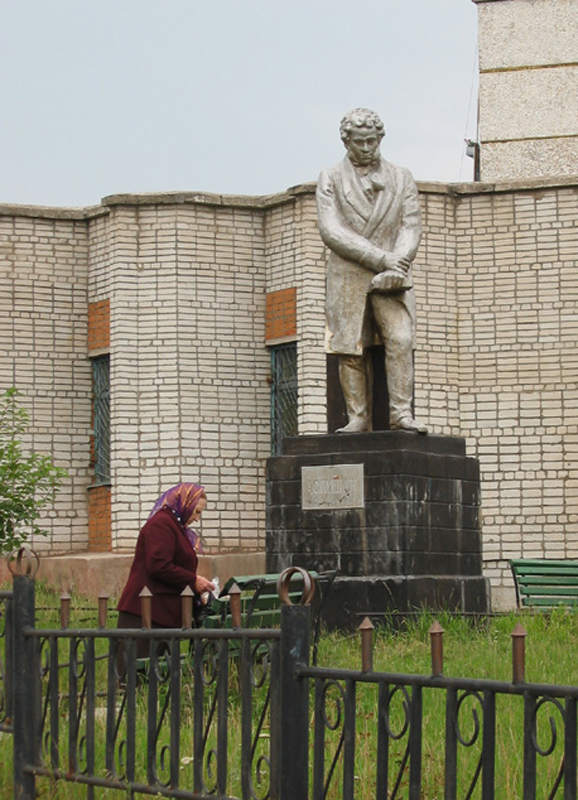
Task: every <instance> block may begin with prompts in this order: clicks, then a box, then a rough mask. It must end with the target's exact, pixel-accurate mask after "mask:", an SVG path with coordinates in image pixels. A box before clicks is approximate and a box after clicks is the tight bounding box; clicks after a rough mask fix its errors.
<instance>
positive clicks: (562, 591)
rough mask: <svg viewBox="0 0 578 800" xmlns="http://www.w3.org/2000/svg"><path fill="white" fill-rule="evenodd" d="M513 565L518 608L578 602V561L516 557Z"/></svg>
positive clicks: (574, 603)
mask: <svg viewBox="0 0 578 800" xmlns="http://www.w3.org/2000/svg"><path fill="white" fill-rule="evenodd" d="M510 568H511V570H512V574H513V576H514V584H515V587H516V601H517V604H518V608H538V609H540V608H544V609H547V608H553V607H554V606H559V605H561V606H578V561H569V560H566V559H564V560H559V561H558V560H555V559H551V558H514V559H512V560H511V561H510Z"/></svg>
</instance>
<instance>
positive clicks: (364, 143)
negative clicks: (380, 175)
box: [339, 108, 385, 166]
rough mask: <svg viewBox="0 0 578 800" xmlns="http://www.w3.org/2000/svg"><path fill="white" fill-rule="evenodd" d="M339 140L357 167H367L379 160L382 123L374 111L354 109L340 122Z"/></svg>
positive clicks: (383, 133) (382, 133)
mask: <svg viewBox="0 0 578 800" xmlns="http://www.w3.org/2000/svg"><path fill="white" fill-rule="evenodd" d="M339 132H340V134H341V140H342V142H343V144H344V145H345V149H346V150H347V153H348V154H349V158H350V159H351V160H352V161H353V163H354V164H357V165H358V166H367V165H369V164H372V163H373V162H374V161H377V159H378V158H379V146H380V144H381V140H382V139H383V137H384V135H385V130H384V128H383V122H382V121H381V120H380V118H379V117H378V115H377V114H376V113H375V111H370V110H369V109H368V108H354V109H353V111H350V112H349V113H348V114H346V115H345V116H344V117H343V119H342V120H341V125H340V126H339Z"/></svg>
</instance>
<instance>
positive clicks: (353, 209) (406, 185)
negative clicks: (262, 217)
mask: <svg viewBox="0 0 578 800" xmlns="http://www.w3.org/2000/svg"><path fill="white" fill-rule="evenodd" d="M340 130H341V139H342V140H343V144H344V145H345V149H346V150H347V154H346V156H345V158H344V159H343V161H342V162H341V163H340V164H337V165H336V166H335V167H331V168H330V169H327V170H324V171H323V172H322V173H321V175H320V176H319V181H318V184H317V210H318V219H319V231H320V233H321V238H322V239H323V241H324V242H325V244H326V245H327V247H328V248H329V250H330V253H329V259H328V262H327V300H326V320H327V334H326V351H327V352H328V353H335V354H337V355H339V379H340V382H341V387H342V389H343V395H344V397H345V404H346V407H347V415H348V423H347V425H346V426H345V427H344V428H340V429H339V431H340V432H343V433H356V432H360V431H369V430H371V428H372V392H373V374H372V369H371V361H370V356H369V353H368V352H367V348H368V347H370V346H371V345H373V344H374V343H375V342H376V341H378V342H379V341H381V342H383V344H384V346H385V366H386V374H387V388H388V393H389V422H390V427H391V428H392V429H398V430H399V429H400V430H407V431H418V432H419V433H426V432H427V429H426V427H425V426H424V425H422V424H420V423H419V422H417V421H416V420H415V419H414V417H413V411H412V401H413V383H414V374H413V351H414V348H415V295H414V290H413V287H412V268H411V266H412V261H413V260H414V258H415V254H416V252H417V249H418V246H419V242H420V239H421V233H422V228H421V212H420V206H419V198H418V193H417V188H416V185H415V183H414V180H413V178H412V176H411V173H410V172H409V170H407V169H404V168H402V167H397V166H395V165H394V164H390V163H388V162H387V161H385V160H384V159H383V158H382V157H381V153H380V149H379V148H380V144H381V140H382V138H383V136H384V129H383V123H382V122H381V120H380V119H379V117H378V116H377V114H375V113H374V112H373V111H369V110H368V109H366V108H356V109H355V110H353V111H350V112H349V114H346V115H345V117H344V118H343V119H342V121H341V129H340Z"/></svg>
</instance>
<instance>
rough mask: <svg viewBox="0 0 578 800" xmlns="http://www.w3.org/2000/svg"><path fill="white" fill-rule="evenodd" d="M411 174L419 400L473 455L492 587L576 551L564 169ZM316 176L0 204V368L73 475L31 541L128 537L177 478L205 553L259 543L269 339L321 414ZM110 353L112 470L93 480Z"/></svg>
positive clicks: (577, 209) (571, 307)
mask: <svg viewBox="0 0 578 800" xmlns="http://www.w3.org/2000/svg"><path fill="white" fill-rule="evenodd" d="M419 188H420V196H421V200H422V208H423V219H424V238H423V241H422V245H421V248H420V251H419V253H418V258H417V262H416V268H415V284H416V292H417V298H418V349H417V353H416V409H417V413H418V415H419V417H420V419H423V420H424V421H425V422H426V423H428V425H429V426H430V429H431V430H432V432H435V433H442V434H448V435H460V436H464V437H465V438H466V440H467V447H468V453H469V454H470V455H474V456H477V457H479V459H480V462H481V472H482V493H483V541H484V563H485V569H486V573H487V575H488V576H489V577H490V578H491V579H492V583H493V589H494V601H495V603H497V604H500V603H508V602H511V599H512V595H511V584H510V576H509V570H508V565H507V560H508V559H509V558H510V557H512V556H516V555H524V556H532V555H536V556H546V555H547V556H552V557H574V558H576V557H578V387H577V379H578V314H577V313H576V300H577V295H578V288H577V283H576V278H575V275H576V270H577V268H578V248H577V247H576V226H577V224H578V181H571V180H570V179H564V180H561V181H557V182H556V181H550V182H549V183H546V182H541V183H540V184H536V183H533V184H532V183H526V184H517V185H515V186H514V185H508V184H504V185H501V186H500V185H494V186H488V185H485V184H463V185H451V186H448V185H435V184H428V185H423V184H422V185H420V186H419ZM313 189H314V187H313V186H311V185H306V186H302V187H298V188H296V189H294V190H292V191H291V192H288V193H285V194H280V195H276V196H272V197H267V198H246V197H245V198H243V197H230V198H227V197H220V196H209V195H202V196H199V195H194V194H191V195H183V194H179V195H158V196H153V195H136V196H117V197H111V198H108V199H105V200H104V201H103V204H102V206H99V207H95V208H89V209H81V210H72V209H70V210H68V209H66V210H63V209H34V208H25V207H20V208H18V207H0V253H1V260H0V285H1V289H2V291H1V294H0V297H1V299H0V303H1V307H0V308H1V316H0V320H1V326H2V328H1V330H2V337H1V340H0V365H1V374H2V384H3V387H4V386H10V385H16V386H17V387H18V388H19V389H20V390H21V391H22V392H23V394H24V403H25V406H26V408H27V409H28V410H29V412H30V414H31V419H32V435H33V443H34V446H35V447H36V448H37V449H41V450H43V451H47V452H52V453H53V454H54V457H55V459H56V461H57V463H58V464H59V465H62V466H65V467H67V468H68V470H69V472H70V478H69V480H68V481H67V484H66V487H65V489H64V490H63V491H62V492H61V494H60V495H59V497H58V500H57V504H56V508H55V510H54V511H53V512H50V513H49V515H48V516H47V518H46V519H45V520H43V523H44V524H45V526H46V527H47V528H48V529H49V531H50V536H49V538H48V539H47V540H41V541H38V542H35V543H34V544H35V547H37V549H38V550H40V551H41V552H50V553H52V554H57V553H68V552H72V551H76V552H78V551H86V550H92V551H103V550H112V551H113V552H122V551H132V548H133V546H134V541H135V538H136V536H137V534H138V530H139V527H140V525H141V524H142V522H143V520H144V519H145V518H146V515H147V514H148V511H149V509H150V507H151V505H152V503H153V501H154V500H155V498H156V497H157V496H158V495H159V494H160V492H161V491H162V490H163V489H164V488H166V487H167V486H169V485H171V484H172V483H174V482H176V481H179V480H181V479H183V480H197V479H198V480H200V481H201V482H202V483H204V484H205V486H206V487H207V492H208V494H209V497H210V501H211V502H210V504H209V508H208V510H207V512H206V514H205V516H204V522H203V536H204V538H205V541H206V545H207V549H208V550H210V551H211V552H212V553H217V552H218V553H226V552H243V551H257V550H262V549H263V547H264V535H265V531H264V520H265V485H264V476H265V470H264V468H265V459H266V458H267V456H268V455H270V453H271V444H270V436H271V424H270V416H271V413H270V394H271V386H270V374H271V366H270V359H271V355H270V347H271V345H275V344H277V343H279V342H281V343H283V342H287V341H295V342H296V343H297V356H298V386H299V403H298V425H299V432H300V433H325V432H327V421H326V357H325V354H324V351H323V334H324V308H323V303H324V263H325V253H324V250H323V246H322V244H321V241H320V239H319V236H318V232H317V227H316V214H315V202H314V194H313ZM108 320H109V321H108ZM107 329H108V331H109V337H108V336H107ZM104 353H109V354H110V417H111V475H110V487H109V486H102V485H101V486H93V488H90V487H91V485H92V484H93V483H94V469H93V466H92V465H91V459H92V458H93V454H92V453H91V425H92V423H91V381H92V378H91V358H92V357H94V356H102V355H103V354H104ZM108 509H110V522H109V521H108V518H107V512H108ZM89 517H90V525H89ZM89 531H90V533H89Z"/></svg>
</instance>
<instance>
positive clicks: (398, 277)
mask: <svg viewBox="0 0 578 800" xmlns="http://www.w3.org/2000/svg"><path fill="white" fill-rule="evenodd" d="M403 289H411V282H410V281H409V279H408V277H407V275H406V274H405V273H404V272H402V271H401V270H399V269H386V270H384V271H383V272H380V273H379V274H378V275H374V276H373V279H372V281H371V285H370V289H369V291H370V292H378V293H383V294H389V292H397V291H400V290H403Z"/></svg>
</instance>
